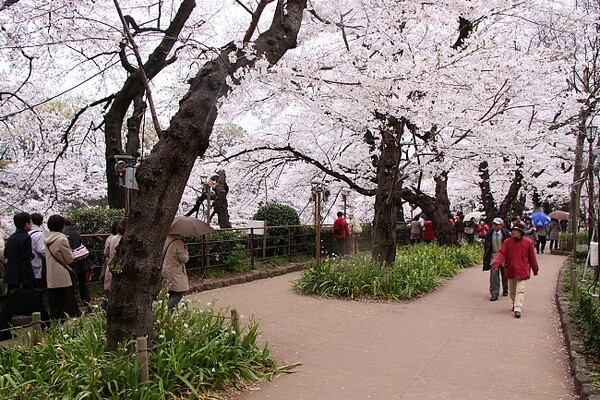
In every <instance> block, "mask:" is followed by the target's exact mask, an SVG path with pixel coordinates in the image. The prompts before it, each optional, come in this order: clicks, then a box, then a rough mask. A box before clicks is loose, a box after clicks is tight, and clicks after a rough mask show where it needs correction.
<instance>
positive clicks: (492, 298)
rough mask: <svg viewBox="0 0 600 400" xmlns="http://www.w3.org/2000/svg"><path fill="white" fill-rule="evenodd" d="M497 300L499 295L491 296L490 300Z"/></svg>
mask: <svg viewBox="0 0 600 400" xmlns="http://www.w3.org/2000/svg"><path fill="white" fill-rule="evenodd" d="M496 300H498V296H492V297H490V301H496Z"/></svg>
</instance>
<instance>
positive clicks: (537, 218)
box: [529, 211, 550, 227]
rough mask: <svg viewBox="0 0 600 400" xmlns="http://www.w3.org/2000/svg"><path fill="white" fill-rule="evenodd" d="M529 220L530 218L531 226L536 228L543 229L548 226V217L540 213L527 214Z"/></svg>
mask: <svg viewBox="0 0 600 400" xmlns="http://www.w3.org/2000/svg"><path fill="white" fill-rule="evenodd" d="M529 218H531V221H532V222H533V225H535V226H537V227H540V226H544V227H545V226H548V225H550V217H549V216H548V215H547V214H544V213H543V212H541V211H538V212H534V213H531V214H529Z"/></svg>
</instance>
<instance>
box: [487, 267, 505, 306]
mask: <svg viewBox="0 0 600 400" xmlns="http://www.w3.org/2000/svg"><path fill="white" fill-rule="evenodd" d="M500 278H502V279H500ZM500 281H502V294H505V293H508V279H507V278H506V274H505V272H504V265H503V266H501V267H500V269H499V270H498V269H496V268H494V267H492V269H490V294H491V295H492V297H496V298H498V295H499V294H500Z"/></svg>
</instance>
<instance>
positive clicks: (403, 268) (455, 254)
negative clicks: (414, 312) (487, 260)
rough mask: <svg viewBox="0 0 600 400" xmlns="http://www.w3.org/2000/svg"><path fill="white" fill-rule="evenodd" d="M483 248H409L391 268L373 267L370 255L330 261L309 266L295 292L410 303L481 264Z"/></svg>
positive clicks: (295, 283)
mask: <svg viewBox="0 0 600 400" xmlns="http://www.w3.org/2000/svg"><path fill="white" fill-rule="evenodd" d="M482 257H483V250H482V247H481V246H479V245H477V246H460V247H441V246H438V245H435V244H430V245H416V246H410V247H406V248H403V249H400V250H399V251H398V254H397V256H396V260H395V262H394V263H393V264H392V265H390V266H382V265H380V264H377V263H374V262H373V261H372V260H371V257H370V255H365V254H358V255H353V256H349V257H347V258H345V259H343V260H341V259H333V258H330V259H327V260H326V261H325V262H323V263H322V264H321V265H320V266H318V265H316V264H314V263H313V264H311V265H309V267H308V268H306V269H305V270H304V271H303V272H302V275H301V277H300V278H299V279H298V280H297V281H295V282H294V288H295V289H296V290H297V291H299V292H301V293H304V294H312V295H318V296H324V297H337V298H350V299H378V300H393V301H399V300H407V299H410V298H413V297H415V296H417V295H420V294H422V293H429V292H431V291H433V290H435V288H437V287H438V286H439V284H440V282H441V281H442V279H443V278H450V277H452V276H454V275H456V274H457V273H458V271H459V270H460V269H461V268H466V267H470V266H472V265H474V264H476V263H479V262H481V260H482Z"/></svg>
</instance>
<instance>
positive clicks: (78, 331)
mask: <svg viewBox="0 0 600 400" xmlns="http://www.w3.org/2000/svg"><path fill="white" fill-rule="evenodd" d="M225 313H226V310H218V311H216V310H214V309H213V307H212V305H209V306H208V307H207V308H206V309H204V310H198V309H188V308H187V307H185V305H184V306H183V307H180V308H179V310H178V311H177V312H176V313H173V314H169V313H168V311H167V307H166V300H165V297H164V296H163V300H162V301H160V302H157V303H156V304H155V307H154V314H155V321H156V322H155V332H156V340H155V341H154V342H153V343H152V344H151V350H150V357H149V358H150V380H149V382H147V383H141V382H139V380H138V367H137V366H136V361H135V360H136V352H135V343H134V342H130V343H126V344H124V345H123V346H120V348H119V350H118V351H117V352H114V353H113V352H107V349H106V343H105V339H104V335H105V330H106V323H105V321H106V318H105V315H104V314H103V313H102V312H100V311H99V312H98V313H95V314H92V315H88V316H84V317H82V318H80V319H77V320H71V321H69V323H68V324H66V325H65V326H63V325H58V324H55V325H53V326H52V327H51V328H50V329H48V330H47V331H45V332H44V333H43V334H42V336H41V341H40V343H39V344H35V345H34V344H27V345H16V346H14V347H9V348H3V349H0V397H1V398H5V399H7V398H14V399H18V398H22V399H32V400H36V399H50V398H52V399H58V398H62V399H87V398H90V399H115V400H117V399H139V400H151V399H152V400H154V399H156V400H158V399H167V398H170V399H176V398H177V399H178V398H204V397H210V396H211V395H215V394H216V393H215V392H218V391H220V390H223V389H226V388H231V387H235V388H238V389H239V388H241V387H242V386H243V385H244V382H247V381H256V380H259V379H265V378H266V379H268V378H270V377H271V376H272V375H273V374H274V373H276V372H277V368H276V366H275V365H274V362H273V361H272V360H271V358H270V357H269V350H268V348H267V347H264V348H263V349H259V348H258V345H257V337H258V324H257V323H256V322H255V321H250V322H249V323H248V324H247V325H246V326H244V327H243V328H242V332H234V331H233V330H232V328H231V327H230V326H229V325H228V324H225V323H224V321H227V319H226V318H225V317H226V315H225ZM211 398H212V397H211Z"/></svg>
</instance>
